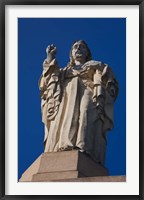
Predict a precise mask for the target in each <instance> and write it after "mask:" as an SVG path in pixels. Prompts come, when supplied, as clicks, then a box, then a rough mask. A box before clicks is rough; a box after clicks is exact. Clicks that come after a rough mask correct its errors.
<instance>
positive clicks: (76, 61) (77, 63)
mask: <svg viewBox="0 0 144 200" xmlns="http://www.w3.org/2000/svg"><path fill="white" fill-rule="evenodd" d="M84 63H85V61H84V60H83V61H79V60H75V65H76V66H77V65H83V64H84Z"/></svg>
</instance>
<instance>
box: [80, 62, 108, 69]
mask: <svg viewBox="0 0 144 200" xmlns="http://www.w3.org/2000/svg"><path fill="white" fill-rule="evenodd" d="M104 66H105V64H104V63H103V62H101V61H96V60H89V61H87V62H86V63H85V64H84V65H83V68H84V69H85V68H86V69H100V70H102V69H103V68H104Z"/></svg>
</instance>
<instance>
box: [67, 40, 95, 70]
mask: <svg viewBox="0 0 144 200" xmlns="http://www.w3.org/2000/svg"><path fill="white" fill-rule="evenodd" d="M77 42H81V43H83V44H84V45H85V46H86V49H87V52H88V55H87V57H86V61H89V60H91V59H92V55H91V51H90V49H89V47H88V45H87V43H86V42H85V41H84V40H78V41H75V42H74V43H73V44H72V48H71V50H70V62H69V63H68V65H67V67H68V68H71V67H73V66H74V63H75V62H74V58H73V56H72V49H73V46H74V44H75V43H77Z"/></svg>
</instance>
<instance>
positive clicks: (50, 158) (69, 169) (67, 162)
mask: <svg viewBox="0 0 144 200" xmlns="http://www.w3.org/2000/svg"><path fill="white" fill-rule="evenodd" d="M96 176H108V170H107V169H106V168H105V167H103V166H102V165H100V164H97V163H96V162H95V161H93V160H92V159H91V158H90V157H89V156H87V155H86V154H84V153H81V152H79V151H76V150H74V151H62V152H53V153H43V154H42V155H41V156H40V157H39V158H38V159H37V160H36V161H35V162H34V163H33V164H32V165H31V166H30V167H29V168H28V169H27V170H26V171H25V173H24V174H23V175H22V177H21V179H20V181H34V182H40V181H41V182H47V181H56V180H65V181H66V180H68V179H70V180H72V179H77V178H82V177H83V178H84V177H85V178H86V177H96Z"/></svg>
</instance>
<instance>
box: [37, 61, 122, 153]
mask: <svg viewBox="0 0 144 200" xmlns="http://www.w3.org/2000/svg"><path fill="white" fill-rule="evenodd" d="M43 68H44V69H43V73H42V76H41V78H40V81H39V88H40V90H41V110H42V121H43V123H44V124H45V137H44V151H45V152H56V151H60V150H67V149H69V148H71V149H73V148H79V149H82V150H86V151H87V152H92V154H93V155H94V156H95V155H96V153H95V150H94V145H95V144H94V140H95V139H94V138H95V137H96V134H97V131H98V132H100V134H101V136H102V135H103V134H104V133H105V132H106V131H107V130H111V129H112V128H113V106H114V101H115V98H116V96H117V92H118V85H117V81H116V79H115V77H114V74H113V72H112V70H111V69H110V68H109V67H108V66H107V65H106V64H103V63H101V62H99V61H94V60H91V61H88V62H86V63H85V64H84V65H83V66H81V67H80V68H76V67H71V68H70V67H66V68H64V69H60V68H59V67H58V65H57V62H56V60H55V59H54V60H52V61H51V63H49V64H48V63H46V62H44V64H43ZM101 95H102V96H103V97H104V118H103V119H102V120H101V119H100V116H99V114H98V112H97V109H96V102H94V99H96V100H97V98H98V97H99V96H101ZM99 120H101V121H102V126H99ZM102 137H103V136H102ZM96 140H99V138H96Z"/></svg>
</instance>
